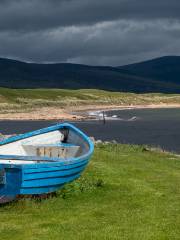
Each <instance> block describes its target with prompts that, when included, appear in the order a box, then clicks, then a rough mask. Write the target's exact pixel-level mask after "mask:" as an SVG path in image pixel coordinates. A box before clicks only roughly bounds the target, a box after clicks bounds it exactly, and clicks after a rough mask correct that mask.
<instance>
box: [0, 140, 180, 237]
mask: <svg viewBox="0 0 180 240" xmlns="http://www.w3.org/2000/svg"><path fill="white" fill-rule="evenodd" d="M179 170H180V158H178V157H177V156H174V155H170V154H166V153H160V152H152V151H148V150H146V149H145V148H143V147H137V146H128V145H110V144H109V145H99V146H98V147H96V149H95V154H94V156H93V158H92V161H91V163H90V165H89V167H88V169H87V170H86V172H85V173H84V174H83V176H82V177H81V178H80V179H79V180H78V181H76V182H74V183H72V184H70V185H68V186H66V188H65V189H63V190H61V191H59V192H58V195H57V197H54V198H51V199H47V200H42V201H41V202H38V201H35V200H21V201H19V202H15V203H13V204H10V205H6V206H2V207H0V236H1V240H6V239H14V240H19V239H28V240H35V239H38V240H41V239H42V240H46V239H47V240H50V239H53V240H56V239H58V240H59V239H98V240H99V239H131V240H135V239H137V240H140V239H142V240H146V239H148V240H149V239H152V240H155V239H158V240H160V239H163V240H164V239H179V236H180V227H179V226H180V205H179V201H180V171H179Z"/></svg>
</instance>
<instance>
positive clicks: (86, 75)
mask: <svg viewBox="0 0 180 240" xmlns="http://www.w3.org/2000/svg"><path fill="white" fill-rule="evenodd" d="M179 78H180V57H164V58H159V59H154V60H150V61H146V62H142V63H137V64H131V65H127V66H122V67H108V66H107V67H102V66H87V65H80V64H70V63H55V64H36V63H25V62H21V61H16V60H11V59H4V58H0V87H7V88H61V89H88V88H89V89H102V90H108V91H121V92H135V93H147V92H164V93H180V81H179Z"/></svg>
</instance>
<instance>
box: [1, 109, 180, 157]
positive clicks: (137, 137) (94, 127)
mask: <svg viewBox="0 0 180 240" xmlns="http://www.w3.org/2000/svg"><path fill="white" fill-rule="evenodd" d="M107 115H108V117H111V116H113V115H117V118H114V120H107V121H106V124H103V122H102V120H98V121H87V122H77V123H75V125H76V126H77V127H80V128H81V129H82V130H84V131H85V132H86V133H87V134H88V135H89V136H94V137H95V138H96V139H101V140H107V141H108V140H116V141H118V142H121V143H135V144H148V145H151V146H160V147H162V148H164V149H167V150H171V151H175V152H178V153H180V109H152V110H149V109H146V110H142V109H141V110H123V111H111V112H108V113H107ZM114 117H116V116H114ZM54 123H56V122H54V121H0V132H1V133H3V134H14V133H18V134H19V133H23V132H26V131H31V130H35V129H38V128H42V127H46V126H49V125H51V124H54Z"/></svg>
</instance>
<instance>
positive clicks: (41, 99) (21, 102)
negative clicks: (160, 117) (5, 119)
mask: <svg viewBox="0 0 180 240" xmlns="http://www.w3.org/2000/svg"><path fill="white" fill-rule="evenodd" d="M152 104H155V105H159V104H180V95H179V94H163V93H147V94H135V93H121V92H110V91H103V90H96V89H81V90H66V89H8V88H0V110H1V113H3V112H4V113H8V112H9V113H11V112H25V111H28V112H29V111H33V110H34V109H38V108H41V107H57V108H67V107H69V108H71V107H73V108H74V109H75V108H77V109H78V108H79V107H81V106H82V107H83V106H85V107H86V106H89V107H92V108H93V106H98V105H99V106H103V105H104V106H114V105H117V106H124V105H125V106H127V105H129V106H131V105H152Z"/></svg>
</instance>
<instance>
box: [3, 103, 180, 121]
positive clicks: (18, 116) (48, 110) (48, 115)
mask: <svg viewBox="0 0 180 240" xmlns="http://www.w3.org/2000/svg"><path fill="white" fill-rule="evenodd" d="M155 108H157V109H158V108H180V104H151V105H83V106H75V107H69V108H58V107H43V108H41V109H35V110H32V111H29V112H26V111H25V112H16V113H14V112H12V113H0V120H62V121H64V120H69V121H72V120H73V121H74V120H77V121H78V120H85V119H89V118H92V116H90V115H89V114H88V113H90V112H95V111H107V110H123V109H155Z"/></svg>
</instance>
